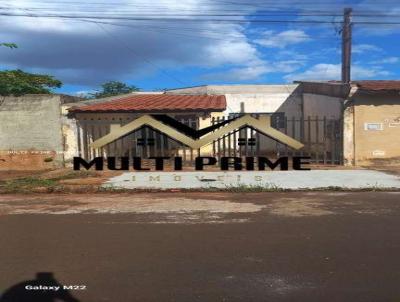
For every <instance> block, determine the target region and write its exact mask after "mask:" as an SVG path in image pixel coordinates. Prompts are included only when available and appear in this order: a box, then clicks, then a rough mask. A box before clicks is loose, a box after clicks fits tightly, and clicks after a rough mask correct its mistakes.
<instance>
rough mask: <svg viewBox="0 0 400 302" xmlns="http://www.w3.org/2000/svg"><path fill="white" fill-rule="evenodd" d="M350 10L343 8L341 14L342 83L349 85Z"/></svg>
mask: <svg viewBox="0 0 400 302" xmlns="http://www.w3.org/2000/svg"><path fill="white" fill-rule="evenodd" d="M351 13H352V9H351V8H345V9H344V12H343V28H342V82H343V83H346V84H349V83H350V67H351Z"/></svg>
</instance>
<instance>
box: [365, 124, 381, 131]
mask: <svg viewBox="0 0 400 302" xmlns="http://www.w3.org/2000/svg"><path fill="white" fill-rule="evenodd" d="M364 130H366V131H380V130H383V124H382V123H365V124H364Z"/></svg>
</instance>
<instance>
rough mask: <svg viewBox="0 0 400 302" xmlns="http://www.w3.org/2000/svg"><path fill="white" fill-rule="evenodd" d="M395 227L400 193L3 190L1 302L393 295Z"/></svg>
mask: <svg viewBox="0 0 400 302" xmlns="http://www.w3.org/2000/svg"><path fill="white" fill-rule="evenodd" d="M399 230H400V193H399V192H393V193H390V192H358V193H350V192H349V193H346V192H304V193H298V192H289V193H284V192H282V193H243V194H241V193H236V194H233V193H151V194H145V193H142V194H136V195H132V194H97V195H84V194H82V195H55V194H48V195H40V194H38V195H0V247H1V248H0V292H3V293H7V294H5V295H4V297H3V298H2V299H0V301H1V302H3V301H6V302H7V301H12V300H10V299H11V298H10V297H14V298H15V301H18V302H20V301H28V300H22V299H23V297H24V298H26V297H27V295H28V298H29V297H36V299H39V300H37V301H55V300H52V299H55V297H56V296H57V295H61V296H57V297H59V298H60V297H61V298H63V299H64V300H65V301H81V302H101V301H112V302H127V301H140V302H147V301H162V302H164V301H182V302H186V301H202V302H203V301H210V302H211V301H213V302H214V301H278V302H279V301H291V302H293V301H307V302H312V301H325V302H329V301H341V302H342V301H351V302H357V301H360V302H361V301H362V302H367V301H371V302H372V301H373V302H380V301H382V302H383V301H400V269H399V268H400V259H399V256H400V234H399ZM37 273H41V274H39V275H38V276H36V274H37ZM50 273H52V274H50ZM40 276H41V277H40ZM43 276H44V277H43ZM46 276H52V277H48V279H47V281H46V278H47V277H46ZM40 278H44V280H45V281H41V280H42V279H40ZM52 278H53V279H52ZM38 280H39V281H38ZM49 280H50V281H49ZM51 280H53V281H51ZM46 282H47V283H46ZM40 283H45V285H46V284H47V285H49V284H50V285H51V284H53V285H54V284H56V285H57V284H58V285H59V286H61V287H62V286H67V288H66V289H64V290H63V291H64V292H60V290H62V289H60V290H58V291H57V292H56V291H55V290H53V292H51V290H47V292H46V290H42V289H39V290H36V291H35V290H27V289H25V287H26V286H29V285H32V284H33V285H35V286H37V285H38V284H39V285H40ZM18 284H19V285H18ZM54 286H55V285H54ZM70 286H75V287H70ZM45 294H47V295H48V296H47V298H46V299H48V300H45V299H44V298H43V299H42V298H38V297H42V296H41V295H45ZM24 295H25V296H24ZM18 297H19V298H20V299H19V300H18ZM49 297H50V298H49ZM7 299H8V300H7ZM40 299H41V300H40ZM64 300H61V301H64Z"/></svg>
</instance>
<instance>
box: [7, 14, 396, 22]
mask: <svg viewBox="0 0 400 302" xmlns="http://www.w3.org/2000/svg"><path fill="white" fill-rule="evenodd" d="M0 16H5V17H28V18H62V19H92V20H129V21H161V22H169V21H176V22H229V23H270V24H273V23H283V24H290V23H294V24H341V23H342V22H341V21H325V20H277V19H273V20H272V19H192V18H153V17H151V18H146V17H123V16H93V15H92V16H91V15H53V14H41V15H33V14H17V13H4V12H2V13H0ZM352 24H360V25H400V22H398V21H352Z"/></svg>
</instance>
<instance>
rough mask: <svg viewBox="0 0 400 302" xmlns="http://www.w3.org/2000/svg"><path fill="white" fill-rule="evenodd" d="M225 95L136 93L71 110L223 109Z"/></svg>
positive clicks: (71, 109)
mask: <svg viewBox="0 0 400 302" xmlns="http://www.w3.org/2000/svg"><path fill="white" fill-rule="evenodd" d="M225 109H226V99H225V96H223V95H175V94H174V95H171V94H136V95H130V96H127V97H122V98H118V97H116V99H114V100H109V101H106V102H101V103H96V104H90V105H86V106H80V107H72V108H70V109H69V111H70V112H160V111H170V112H171V111H173V112H176V111H223V110H225Z"/></svg>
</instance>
